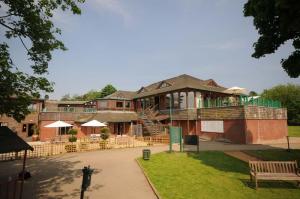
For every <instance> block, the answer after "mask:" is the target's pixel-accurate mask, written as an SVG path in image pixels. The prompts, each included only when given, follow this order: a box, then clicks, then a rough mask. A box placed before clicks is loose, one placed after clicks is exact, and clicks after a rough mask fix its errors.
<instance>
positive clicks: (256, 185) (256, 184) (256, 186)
mask: <svg viewBox="0 0 300 199" xmlns="http://www.w3.org/2000/svg"><path fill="white" fill-rule="evenodd" d="M257 188H258V183H257V178H255V189H257Z"/></svg>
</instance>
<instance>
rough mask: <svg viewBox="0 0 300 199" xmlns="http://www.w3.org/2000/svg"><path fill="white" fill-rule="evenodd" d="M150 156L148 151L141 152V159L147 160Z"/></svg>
mask: <svg viewBox="0 0 300 199" xmlns="http://www.w3.org/2000/svg"><path fill="white" fill-rule="evenodd" d="M150 154H151V151H150V149H144V150H143V159H144V160H149V159H150Z"/></svg>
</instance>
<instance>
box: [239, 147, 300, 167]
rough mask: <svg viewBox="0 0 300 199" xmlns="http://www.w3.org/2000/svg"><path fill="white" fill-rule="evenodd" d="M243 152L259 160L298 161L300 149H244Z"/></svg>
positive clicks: (299, 159)
mask: <svg viewBox="0 0 300 199" xmlns="http://www.w3.org/2000/svg"><path fill="white" fill-rule="evenodd" d="M243 152H244V153H246V154H248V155H251V156H254V157H257V158H259V159H261V160H271V161H293V160H297V161H298V164H299V163H300V149H291V150H290V151H287V150H285V149H275V150H256V151H249V150H244V151H243Z"/></svg>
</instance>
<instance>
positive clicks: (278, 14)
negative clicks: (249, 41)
mask: <svg viewBox="0 0 300 199" xmlns="http://www.w3.org/2000/svg"><path fill="white" fill-rule="evenodd" d="M299 10H300V1H299V0H289V1H285V0H264V1H262V0H248V2H247V3H246V4H245V5H244V16H246V17H249V16H252V17H254V26H255V27H256V29H258V33H259V34H260V37H259V39H258V40H257V42H255V43H254V45H253V46H254V53H253V54H252V57H255V58H260V57H264V56H265V55H266V54H270V53H274V52H275V51H276V50H277V49H278V47H279V46H281V45H282V44H284V43H285V42H286V41H288V40H291V41H292V42H293V43H292V45H293V47H294V48H295V51H294V52H292V53H291V55H290V56H289V57H288V58H287V59H282V60H281V64H282V67H283V68H284V70H285V71H286V72H287V73H288V75H289V76H290V77H293V78H296V77H299V75H300V12H299Z"/></svg>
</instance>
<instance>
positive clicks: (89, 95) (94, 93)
mask: <svg viewBox="0 0 300 199" xmlns="http://www.w3.org/2000/svg"><path fill="white" fill-rule="evenodd" d="M100 97H101V91H95V90H90V91H89V92H87V93H86V94H84V95H83V99H84V100H87V101H90V100H94V99H96V98H100Z"/></svg>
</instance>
